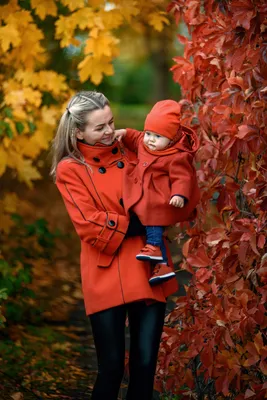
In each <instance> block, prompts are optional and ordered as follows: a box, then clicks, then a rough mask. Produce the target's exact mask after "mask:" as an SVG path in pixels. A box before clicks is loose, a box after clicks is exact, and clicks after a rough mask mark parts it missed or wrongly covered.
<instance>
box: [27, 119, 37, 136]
mask: <svg viewBox="0 0 267 400" xmlns="http://www.w3.org/2000/svg"><path fill="white" fill-rule="evenodd" d="M28 126H29V129H30V132H31V133H33V132H35V130H36V125H35V124H34V123H33V122H31V121H28Z"/></svg>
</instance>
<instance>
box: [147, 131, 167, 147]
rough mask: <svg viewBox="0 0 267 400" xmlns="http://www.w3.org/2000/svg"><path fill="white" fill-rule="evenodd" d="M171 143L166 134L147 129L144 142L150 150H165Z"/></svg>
mask: <svg viewBox="0 0 267 400" xmlns="http://www.w3.org/2000/svg"><path fill="white" fill-rule="evenodd" d="M169 143H170V139H168V138H166V137H165V136H161V135H159V134H158V133H156V132H150V131H145V135H144V144H145V145H146V146H147V147H148V148H149V149H150V150H156V151H157V150H163V149H165V148H166V147H167V146H168V145H169Z"/></svg>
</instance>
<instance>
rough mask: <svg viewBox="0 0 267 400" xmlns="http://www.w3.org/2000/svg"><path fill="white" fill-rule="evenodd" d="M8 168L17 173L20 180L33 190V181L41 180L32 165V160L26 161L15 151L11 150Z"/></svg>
mask: <svg viewBox="0 0 267 400" xmlns="http://www.w3.org/2000/svg"><path fill="white" fill-rule="evenodd" d="M8 166H9V167H10V168H13V169H15V170H16V171H17V174H18V179H19V180H20V181H22V182H25V183H26V184H27V185H28V186H29V187H30V188H32V186H33V185H32V181H33V180H36V179H41V178H42V177H41V175H40V173H39V171H38V170H37V169H36V168H35V167H34V166H33V165H32V160H29V159H25V158H23V156H22V155H21V154H19V153H17V152H16V151H15V150H13V151H12V150H10V152H9V157H8Z"/></svg>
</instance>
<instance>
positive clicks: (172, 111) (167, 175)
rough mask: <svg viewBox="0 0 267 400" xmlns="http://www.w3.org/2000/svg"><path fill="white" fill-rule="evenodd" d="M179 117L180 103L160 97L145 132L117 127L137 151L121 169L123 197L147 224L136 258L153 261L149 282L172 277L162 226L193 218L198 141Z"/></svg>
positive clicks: (119, 136) (121, 137)
mask: <svg viewBox="0 0 267 400" xmlns="http://www.w3.org/2000/svg"><path fill="white" fill-rule="evenodd" d="M180 117H181V115H180V105H179V104H178V103H177V102H176V101H173V100H163V101H160V102H158V103H156V104H155V106H154V107H153V108H152V110H151V111H150V113H149V114H148V115H147V117H146V120H145V124H144V132H140V131H136V130H133V129H128V128H127V129H119V130H116V131H115V138H117V139H118V140H119V141H120V140H122V142H123V144H124V145H125V147H126V148H128V149H129V150H131V151H134V152H136V153H137V160H136V159H134V160H129V163H128V166H127V167H126V170H125V181H124V185H123V186H124V193H123V201H124V206H125V209H126V211H129V210H131V211H133V212H134V213H135V214H136V215H137V216H138V217H139V219H140V221H141V222H142V224H143V225H144V226H145V227H146V235H147V243H146V246H145V247H144V248H143V249H142V250H141V251H140V253H139V254H137V255H136V258H137V259H138V260H150V261H152V262H154V263H156V266H155V268H154V270H153V274H152V276H151V278H150V279H149V282H150V284H151V285H154V284H158V283H162V282H164V281H166V280H168V279H171V278H172V277H174V276H175V273H174V272H173V270H172V269H171V267H169V266H168V259H167V254H166V248H165V245H164V241H163V233H164V230H165V227H167V226H169V225H173V224H175V223H177V222H182V221H187V220H191V219H193V218H194V213H195V211H196V210H195V207H196V205H197V204H198V202H199V199H200V192H199V188H198V185H197V179H196V171H195V168H194V166H193V158H194V154H195V152H196V151H197V149H198V147H199V141H198V138H197V136H196V134H195V132H194V131H193V130H192V129H190V128H187V127H185V126H183V125H181V123H180Z"/></svg>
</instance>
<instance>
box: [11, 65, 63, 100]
mask: <svg viewBox="0 0 267 400" xmlns="http://www.w3.org/2000/svg"><path fill="white" fill-rule="evenodd" d="M15 79H16V80H18V81H19V82H21V83H22V84H23V86H26V87H27V86H32V87H33V88H38V89H40V90H42V91H47V92H51V93H53V94H54V95H59V94H60V93H62V91H65V90H67V89H68V86H67V84H66V77H65V76H64V75H61V74H57V73H56V72H55V71H45V70H44V71H40V72H32V71H25V70H18V71H17V72H16V74H15Z"/></svg>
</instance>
